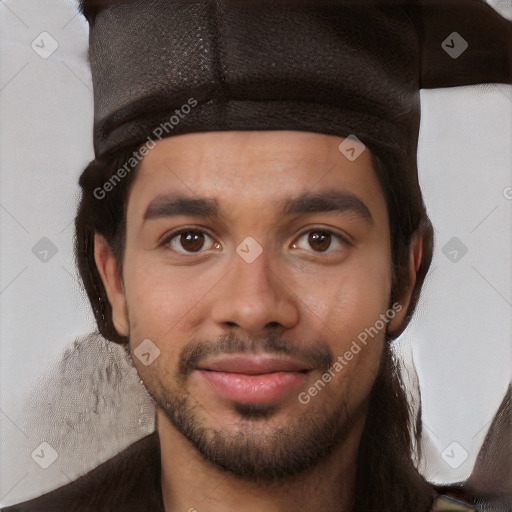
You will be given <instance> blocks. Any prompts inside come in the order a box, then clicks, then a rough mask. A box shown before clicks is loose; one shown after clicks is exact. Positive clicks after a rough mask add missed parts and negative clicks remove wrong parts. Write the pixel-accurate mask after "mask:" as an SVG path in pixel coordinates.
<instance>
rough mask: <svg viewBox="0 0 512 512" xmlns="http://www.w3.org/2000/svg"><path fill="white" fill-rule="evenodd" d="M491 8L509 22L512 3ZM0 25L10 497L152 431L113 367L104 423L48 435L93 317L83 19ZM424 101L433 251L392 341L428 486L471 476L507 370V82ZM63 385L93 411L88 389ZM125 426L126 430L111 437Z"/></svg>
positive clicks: (0, 206) (29, 14) (423, 176)
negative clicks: (80, 270) (58, 370)
mask: <svg viewBox="0 0 512 512" xmlns="http://www.w3.org/2000/svg"><path fill="white" fill-rule="evenodd" d="M490 3H492V4H493V5H494V6H495V7H496V8H497V9H498V10H500V11H501V12H502V14H504V15H505V16H507V17H508V18H509V19H512V3H510V2H490ZM0 24H1V25H0V33H1V39H0V42H1V67H0V90H1V103H0V112H1V120H2V123H1V136H0V164H1V184H2V188H1V192H0V236H1V239H0V249H1V267H0V272H1V273H0V308H1V309H0V311H1V323H0V340H1V346H0V363H1V376H0V385H1V388H0V389H1V395H0V400H1V403H0V407H1V420H0V422H1V423H0V425H1V428H2V441H3V444H2V447H3V448H2V449H3V455H4V457H3V458H2V466H1V480H0V503H1V504H9V503H14V502H17V501H20V500H22V499H27V498H29V497H32V496H37V495H39V494H41V493H42V492H43V491H47V490H50V489H52V488H55V487H57V486H58V485H61V484H63V483H66V482H67V481H68V480H69V479H72V478H74V477H75V476H77V475H78V474H79V473H83V472H84V471H86V470H87V469H90V468H92V467H94V466H95V465H96V464H97V463H98V461H99V460H103V459H105V458H107V457H108V456H110V455H112V454H113V453H115V451H116V450H119V449H121V448H122V447H123V446H125V445H127V444H129V442H131V441H133V440H134V439H136V438H137V437H140V436H142V435H144V434H145V433H147V432H150V431H151V430H152V423H151V419H152V411H151V408H150V406H149V405H148V402H147V400H146V397H145V396H144V392H143V391H142V390H141V389H140V387H138V386H139V384H138V382H137V378H136V375H134V374H133V373H131V372H130V368H129V367H128V365H127V364H125V363H123V362H122V363H119V364H120V365H121V366H122V368H123V369H124V370H123V372H124V373H123V378H124V379H125V381H126V380H127V381H129V382H130V384H128V385H127V384H123V389H124V395H123V396H120V397H118V398H116V400H117V401H116V402H115V404H116V405H113V406H108V407H106V409H105V410H106V414H109V415H110V419H109V422H110V423H108V425H109V426H110V427H112V425H115V427H114V428H110V429H104V428H103V429H102V428H100V427H99V426H98V425H99V424H100V423H101V422H105V420H104V419H103V420H98V421H97V422H96V424H94V422H92V423H91V422H89V423H87V424H85V423H84V422H83V421H81V420H80V419H76V423H75V425H74V426H75V427H77V428H74V429H72V432H71V434H69V436H68V437H67V439H66V442H65V443H64V442H62V436H61V437H60V438H59V435H60V433H61V432H62V430H61V425H60V423H59V418H61V422H62V415H63V411H64V410H66V409H65V404H59V406H58V407H56V406H55V401H56V398H55V396H53V397H52V396H51V394H50V393H51V390H52V384H51V379H50V380H48V379H47V380H46V384H45V383H44V381H42V380H40V379H41V378H42V377H43V376H45V375H47V374H48V372H50V370H51V369H52V368H55V366H54V365H55V364H56V362H57V361H58V360H59V359H60V357H61V356H62V352H63V350H64V349H65V348H69V346H70V345H71V344H72V342H73V341H74V340H75V338H77V337H78V336H83V335H85V334H87V333H89V332H91V331H93V330H94V328H95V327H94V323H93V317H92V314H91V312H90V310H89V304H88V302H87V300H86V297H85V294H84V293H83V291H82V289H81V286H80V284H79V280H78V276H77V272H76V270H75V265H74V260H73V254H72V243H73V229H74V226H73V220H74V215H75V208H76V198H77V194H78V185H77V180H78V177H79V175H80V174H81V172H82V170H83V168H85V166H86V165H87V163H88V162H89V161H90V160H91V159H92V158H93V149H92V116H93V103H92V84H91V77H90V71H89V67H88V64H87V40H88V27H87V24H86V23H85V20H84V19H83V18H82V17H81V16H80V15H76V7H75V4H74V2H72V1H71V0H69V2H64V1H50V0H46V1H34V0H16V1H2V2H0ZM42 32H48V33H49V34H50V35H51V36H52V38H54V39H55V41H57V44H58V48H57V49H56V51H55V52H54V53H53V54H52V55H51V56H50V57H48V58H47V59H43V58H41V57H40V56H39V55H38V54H37V53H36V52H35V51H34V50H33V49H32V48H31V43H32V42H33V41H34V40H36V42H37V40H38V39H36V38H37V37H39V36H40V34H41V33H42ZM421 99H422V124H421V134H420V144H419V171H420V182H421V186H422V189H423V193H424V197H425V202H426V205H427V209H428V211H429V215H430V217H431V220H432V222H433V224H434V226H435V236H436V249H435V255H434V260H433V263H432V266H431V271H430V273H429V276H428V277H427V280H426V283H425V286H424V291H423V296H422V299H421V301H420V305H419V307H418V310H417V313H416V316H415V318H414V319H413V322H412V323H411V325H410V327H409V328H408V329H407V330H406V332H405V333H404V335H403V336H402V337H401V338H400V339H399V340H398V341H397V344H396V345H397V349H399V352H400V353H401V354H402V357H403V359H404V361H405V362H406V364H407V366H408V368H409V369H410V372H411V374H412V378H413V380H414V375H415V371H414V368H415V369H416V371H417V375H418V378H419V384H420V388H421V394H422V405H423V415H424V416H423V417H424V425H425V428H424V431H425V437H424V449H425V450H426V454H427V455H428V460H426V461H423V465H422V468H423V469H422V470H423V471H424V473H425V474H426V476H427V477H428V478H430V479H432V480H433V481H436V482H455V481H459V480H462V479H464V478H466V477H467V476H468V475H469V473H470V472H471V469H472V467H473V464H474V461H475V457H476V455H477V453H478V450H479V448H480V445H481V443H482V441H483V438H484V437H485V435H486V433H487V429H488V428H489V422H490V421H491V419H492V417H493V415H494V413H495V411H496V409H497V408H498V406H499V404H500V402H501V400H502V398H503V395H504V393H505V390H506V387H507V385H508V383H509V382H510V381H511V377H512V349H511V340H512V286H511V285H512V282H511V262H512V258H511V252H512V232H511V229H510V227H511V213H512V200H510V199H507V198H506V197H505V196H506V194H504V190H506V188H507V187H512V173H511V169H512V144H511V143H510V142H511V141H512V86H508V85H494V84H493V85H482V86H471V87H461V88H452V89H441V90H425V91H421ZM509 197H510V195H509ZM43 237H47V238H48V239H50V240H51V242H52V243H53V244H54V245H55V247H56V248H57V253H56V254H55V255H54V256H53V257H52V258H51V259H50V260H49V261H47V262H46V263H43V262H41V261H40V260H39V259H38V258H37V257H36V256H35V255H34V254H33V252H32V248H33V246H34V245H35V244H36V243H37V242H38V241H39V240H40V239H41V238H43ZM453 237H457V238H458V239H459V240H460V241H461V242H462V243H463V244H464V245H465V246H466V247H467V249H468V251H467V254H465V256H464V257H463V258H462V259H461V260H460V261H458V262H457V263H453V262H452V261H450V260H449V259H448V258H447V257H446V256H445V255H444V254H443V252H442V248H443V246H444V245H445V244H446V243H447V242H448V241H449V240H450V239H451V238H453ZM88 343H93V341H91V340H89V341H88ZM84 346H86V345H84ZM98 347H99V348H98V350H100V352H101V354H103V355H102V356H94V355H93V356H91V354H90V352H89V351H84V352H86V353H84V355H83V359H80V360H79V364H78V368H80V367H81V366H82V365H83V364H85V365H86V364H89V365H91V368H93V367H94V365H95V364H96V359H95V357H98V359H101V357H102V358H103V359H102V361H103V362H105V361H108V358H109V357H116V358H119V359H120V360H122V354H121V352H120V351H118V350H117V348H115V349H114V351H113V355H112V353H110V352H108V350H107V348H106V346H105V345H101V343H100V344H99V345H98ZM84 361H85V362H84ZM52 365H53V366H52ZM123 365H124V366H123ZM76 370H77V368H74V371H76ZM38 379H39V380H38ZM34 386H37V389H38V392H37V394H36V396H37V397H39V398H38V399H37V400H35V402H34V400H33V401H32V402H30V407H29V408H30V409H31V410H32V414H34V410H35V409H38V407H39V409H38V410H37V414H46V413H48V414H47V416H48V418H49V419H48V418H47V419H46V420H41V424H40V425H38V426H37V428H35V426H34V425H33V424H32V425H31V424H30V420H27V418H33V417H34V416H30V412H31V411H29V412H27V406H25V407H24V404H26V403H27V402H26V400H27V397H28V395H29V392H30V391H31V390H33V389H34ZM45 386H46V387H45ZM60 386H61V387H62V386H63V384H62V382H61V383H60ZM130 386H131V387H130ZM64 387H65V386H64ZM77 387H78V386H77ZM74 391H79V393H80V394H81V396H80V398H79V399H77V401H76V404H81V405H80V406H81V407H83V411H88V408H87V407H86V404H87V400H88V397H87V396H85V395H86V394H87V387H86V386H85V387H83V386H82V388H81V389H79V390H76V389H75V390H74ZM130 393H131V394H130ZM82 395H83V396H82ZM72 396H73V395H72V393H71V392H69V393H68V394H67V395H66V399H67V400H68V402H67V404H68V405H67V406H68V407H69V404H70V403H72V402H73V400H74V399H73V398H72ZM134 396H136V400H135V402H136V405H133V406H130V405H129V404H133V400H132V399H133V397H134ZM61 399H62V395H61V397H60V398H59V400H61ZM125 399H126V404H124V402H123V400H125ZM80 400H81V401H80ZM73 403H75V402H73ZM113 403H114V402H113ZM76 404H75V405H76ZM84 404H85V405H84ZM127 404H128V405H127ZM121 405H127V407H128V411H126V410H125V409H123V408H122V407H121ZM77 407H78V405H77ZM116 407H117V409H116ZM130 407H131V408H130ZM116 411H117V412H119V411H123V414H125V416H123V417H121V418H118V417H117V412H116ZM133 411H136V414H135V415H133V414H132V413H133ZM50 413H51V414H50ZM59 414H60V416H59ZM137 415H138V416H137ZM127 416H129V417H130V419H129V420H127V419H126V417H127ZM116 422H119V424H117V423H116ZM123 422H124V423H127V422H128V423H129V428H127V427H124V430H120V431H122V435H120V436H118V437H116V439H112V438H111V437H108V436H109V434H108V432H112V431H114V432H115V429H116V428H118V425H121V424H123ZM105 424H106V423H101V425H105ZM119 428H120V427H119ZM87 429H90V430H89V431H88V430H87ZM66 432H67V430H66ZM110 435H112V434H110ZM49 439H50V440H51V442H50V444H52V443H53V444H52V446H54V445H59V446H58V449H57V452H58V455H59V458H58V460H57V461H56V462H55V464H54V465H52V466H51V467H50V468H49V469H46V470H44V469H42V468H40V467H39V466H38V465H37V464H36V463H35V462H34V460H33V459H32V458H31V456H30V454H31V453H32V451H33V450H34V449H36V448H37V447H38V446H39V444H40V443H41V442H43V441H48V440H49ZM59 439H60V440H61V441H59ZM84 439H85V440H87V441H88V442H89V441H90V442H92V440H94V443H95V444H94V445H93V446H94V448H90V447H89V451H86V450H84V449H81V448H80V442H81V443H82V444H83V440H84ZM453 442H456V443H457V445H456V448H455V452H454V453H455V456H456V457H459V458H460V460H462V459H463V458H465V457H466V456H467V460H465V461H464V462H462V463H461V464H460V465H459V466H458V467H457V468H456V469H453V468H452V467H450V466H449V465H448V464H447V463H446V462H445V461H444V460H443V458H442V456H441V453H442V452H443V450H445V448H446V447H448V446H449V445H450V444H451V443H453ZM85 444H87V443H85ZM458 446H460V448H459V447H458ZM70 447H72V448H70ZM465 453H467V455H465Z"/></svg>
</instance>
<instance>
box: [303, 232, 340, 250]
mask: <svg viewBox="0 0 512 512" xmlns="http://www.w3.org/2000/svg"><path fill="white" fill-rule="evenodd" d="M305 237H307V239H306V240H307V243H308V244H309V245H310V247H312V248H313V249H314V250H315V252H326V251H328V249H330V248H331V245H332V242H333V239H334V241H335V246H339V245H342V246H343V245H345V246H347V245H350V242H349V241H348V240H347V239H346V238H345V237H344V236H342V235H339V234H337V233H333V232H332V231H329V230H326V229H314V230H310V231H307V232H306V233H303V234H302V235H301V236H300V237H299V239H298V240H299V242H300V240H302V239H304V238H305ZM297 246H298V244H297V243H294V244H293V247H294V248H297ZM299 248H300V247H299ZM329 252H332V251H329Z"/></svg>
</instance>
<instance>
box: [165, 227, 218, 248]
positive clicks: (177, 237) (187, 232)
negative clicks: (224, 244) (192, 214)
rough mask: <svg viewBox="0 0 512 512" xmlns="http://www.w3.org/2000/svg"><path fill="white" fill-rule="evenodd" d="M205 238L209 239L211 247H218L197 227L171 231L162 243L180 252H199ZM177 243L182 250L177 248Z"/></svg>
mask: <svg viewBox="0 0 512 512" xmlns="http://www.w3.org/2000/svg"><path fill="white" fill-rule="evenodd" d="M206 239H209V240H210V243H211V244H212V247H210V248H219V247H220V245H219V244H218V243H217V242H214V241H213V239H212V238H211V237H210V235H208V234H207V233H205V232H204V231H201V230H198V229H182V230H180V231H175V232H174V233H171V234H170V235H169V236H168V237H167V238H166V239H165V240H164V242H163V243H164V244H168V245H170V246H171V248H172V249H174V250H175V251H177V252H180V253H182V254H188V253H191V252H192V253H195V252H200V250H201V249H202V248H203V246H204V244H205V241H206ZM178 245H181V247H182V248H183V249H185V250H184V251H181V250H179V248H178Z"/></svg>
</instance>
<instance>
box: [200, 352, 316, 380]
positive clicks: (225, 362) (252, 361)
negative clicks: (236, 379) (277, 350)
mask: <svg viewBox="0 0 512 512" xmlns="http://www.w3.org/2000/svg"><path fill="white" fill-rule="evenodd" d="M198 368H199V369H202V370H214V371H218V372H228V373H243V374H245V375H260V374H266V373H276V372H306V371H309V370H312V367H311V366H310V365H308V364H307V363H304V362H302V361H299V360H298V359H292V358H289V357H286V358H285V357H275V356H267V355H259V356H257V355H254V356H229V357H227V356H223V357H220V358H217V359H212V360H211V361H208V362H206V363H204V364H202V365H198Z"/></svg>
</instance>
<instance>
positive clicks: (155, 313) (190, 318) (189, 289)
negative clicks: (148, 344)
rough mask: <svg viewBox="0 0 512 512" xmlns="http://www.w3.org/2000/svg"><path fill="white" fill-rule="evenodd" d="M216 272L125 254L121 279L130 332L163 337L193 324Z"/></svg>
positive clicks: (138, 336) (144, 336)
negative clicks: (126, 255)
mask: <svg viewBox="0 0 512 512" xmlns="http://www.w3.org/2000/svg"><path fill="white" fill-rule="evenodd" d="M214 277H215V276H211V275H208V274H207V273H206V272H203V273H201V271H200V270H199V269H198V267H195V266H190V267H181V268H179V269H177V268H173V267H171V266H170V265H169V266H168V265H165V264H164V265H162V264H160V265H155V262H154V260H152V261H151V260H150V259H149V258H144V256H143V255H140V256H139V257H137V256H135V257H132V258H129V259H128V258H127V260H126V266H125V272H124V280H125V294H126V301H127V306H128V311H129V320H130V330H131V333H130V336H131V337H133V338H135V339H144V338H150V339H151V338H153V339H155V340H156V339H157V340H161V341H163V340H164V339H166V338H168V337H171V338H172V337H175V335H176V333H177V332H178V331H183V330H187V329H190V328H192V327H193V326H192V324H193V323H194V322H195V320H194V319H195V318H197V315H198V312H199V311H200V309H201V301H202V300H203V299H205V298H206V297H207V295H208V292H209V291H210V290H211V289H212V288H213V287H214V286H215V284H216V282H217V281H218V276H217V279H214Z"/></svg>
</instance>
